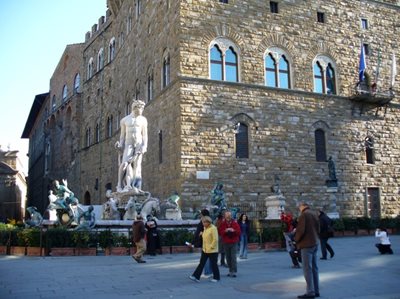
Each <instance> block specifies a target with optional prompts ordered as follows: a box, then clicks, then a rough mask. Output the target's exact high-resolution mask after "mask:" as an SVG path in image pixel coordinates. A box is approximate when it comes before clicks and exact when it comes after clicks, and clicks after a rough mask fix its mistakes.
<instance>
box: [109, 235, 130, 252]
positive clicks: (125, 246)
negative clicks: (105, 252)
mask: <svg viewBox="0 0 400 299" xmlns="http://www.w3.org/2000/svg"><path fill="white" fill-rule="evenodd" d="M112 237H113V246H111V247H110V248H109V254H110V255H128V252H129V239H128V236H126V235H125V234H124V233H113V234H112Z"/></svg>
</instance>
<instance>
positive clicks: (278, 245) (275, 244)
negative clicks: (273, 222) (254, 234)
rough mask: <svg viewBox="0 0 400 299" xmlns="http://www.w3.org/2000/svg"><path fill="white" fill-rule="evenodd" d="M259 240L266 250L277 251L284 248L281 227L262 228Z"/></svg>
mask: <svg viewBox="0 0 400 299" xmlns="http://www.w3.org/2000/svg"><path fill="white" fill-rule="evenodd" d="M261 238H262V241H263V242H264V248H265V249H266V250H277V249H282V248H283V247H284V246H283V230H282V228H281V227H264V228H263V231H262V234H261Z"/></svg>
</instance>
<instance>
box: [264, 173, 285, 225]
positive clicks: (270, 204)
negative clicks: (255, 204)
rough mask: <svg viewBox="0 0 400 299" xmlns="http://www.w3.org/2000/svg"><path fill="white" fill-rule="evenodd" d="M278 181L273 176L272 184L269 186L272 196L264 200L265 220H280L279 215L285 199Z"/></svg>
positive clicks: (278, 178)
mask: <svg viewBox="0 0 400 299" xmlns="http://www.w3.org/2000/svg"><path fill="white" fill-rule="evenodd" d="M280 181H281V179H280V177H279V176H278V175H275V176H274V184H273V185H272V186H271V191H272V193H273V195H270V196H268V197H267V198H266V199H265V206H266V208H267V217H266V218H265V219H280V217H281V213H282V211H283V210H284V207H285V205H286V199H285V197H284V196H283V194H282V191H281V186H280Z"/></svg>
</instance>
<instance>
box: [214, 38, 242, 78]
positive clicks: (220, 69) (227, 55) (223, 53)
mask: <svg viewBox="0 0 400 299" xmlns="http://www.w3.org/2000/svg"><path fill="white" fill-rule="evenodd" d="M209 51H210V54H209V55H210V57H209V58H210V78H211V79H213V80H224V81H230V82H239V52H238V51H239V49H238V48H237V47H236V45H235V44H233V43H232V42H231V41H230V40H227V39H225V38H217V39H215V40H214V41H213V42H212V43H211V44H210V48H209Z"/></svg>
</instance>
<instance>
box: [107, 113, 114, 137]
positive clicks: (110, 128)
mask: <svg viewBox="0 0 400 299" xmlns="http://www.w3.org/2000/svg"><path fill="white" fill-rule="evenodd" d="M113 121H114V118H113V116H112V115H111V116H109V117H108V118H107V137H108V138H110V137H112V133H113V125H112V124H113Z"/></svg>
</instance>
